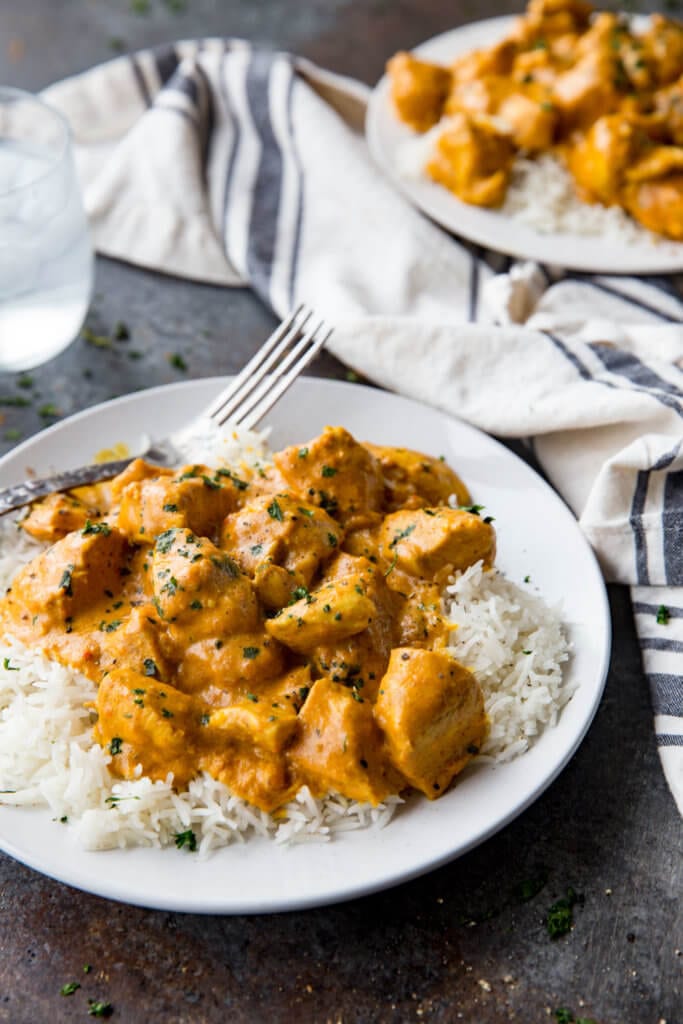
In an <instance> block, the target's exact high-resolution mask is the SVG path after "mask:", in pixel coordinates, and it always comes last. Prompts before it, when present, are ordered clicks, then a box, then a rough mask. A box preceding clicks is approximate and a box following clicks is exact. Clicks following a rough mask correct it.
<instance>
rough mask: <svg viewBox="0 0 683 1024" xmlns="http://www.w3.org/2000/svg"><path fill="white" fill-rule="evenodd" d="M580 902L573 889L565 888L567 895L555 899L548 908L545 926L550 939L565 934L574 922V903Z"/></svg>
mask: <svg viewBox="0 0 683 1024" xmlns="http://www.w3.org/2000/svg"><path fill="white" fill-rule="evenodd" d="M579 902H581V900H580V897H579V896H577V895H576V893H575V892H574V890H573V889H571V888H569V889H567V895H566V896H563V897H562V898H561V899H559V900H557V901H556V902H555V903H553V905H552V906H551V907H549V909H548V916H547V918H546V927H547V929H548V934H549V935H550V938H551V939H558V938H560V936H561V935H566V934H567V932H568V931H570V929H571V927H572V924H573V923H574V914H573V908H574V905H575V904H576V903H579Z"/></svg>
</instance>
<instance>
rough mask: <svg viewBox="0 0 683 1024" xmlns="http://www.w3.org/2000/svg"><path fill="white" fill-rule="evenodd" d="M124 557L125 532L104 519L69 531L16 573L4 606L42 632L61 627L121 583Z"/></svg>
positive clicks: (126, 549)
mask: <svg viewBox="0 0 683 1024" xmlns="http://www.w3.org/2000/svg"><path fill="white" fill-rule="evenodd" d="M128 555H129V546H128V539H127V537H126V536H125V534H124V533H122V532H121V531H120V530H117V529H116V528H115V527H110V526H108V525H107V524H105V523H98V524H96V525H93V524H90V526H86V527H84V528H83V529H82V530H78V531H76V532H74V533H69V534H67V536H66V537H64V538H63V539H62V540H59V541H57V543H56V544H53V545H52V547H50V548H48V549H47V550H46V551H44V552H42V553H41V554H40V555H38V557H37V558H35V559H34V560H33V561H32V562H30V563H29V564H28V565H27V566H26V567H25V568H24V569H22V571H21V572H20V573H19V574H18V575H17V576H16V577H15V579H14V581H13V583H12V586H11V588H10V591H9V592H8V594H7V597H6V598H5V610H6V612H9V613H10V614H11V613H12V611H13V610H16V612H17V614H18V615H25V616H26V617H27V618H30V619H31V618H32V617H33V616H34V615H35V616H36V619H35V625H38V624H40V627H41V629H42V631H43V632H46V631H47V630H48V629H50V628H51V627H53V626H62V625H63V624H64V623H65V622H67V620H68V619H69V618H70V617H71V618H72V617H73V616H74V615H76V614H78V612H79V611H81V610H84V609H87V608H88V607H89V606H91V605H92V604H93V603H95V602H97V601H98V600H100V599H101V598H102V597H103V596H104V595H105V594H106V592H107V590H112V591H113V590H114V589H116V588H117V587H118V586H119V585H120V578H121V577H120V572H121V568H122V566H124V565H125V563H126V561H127V558H128Z"/></svg>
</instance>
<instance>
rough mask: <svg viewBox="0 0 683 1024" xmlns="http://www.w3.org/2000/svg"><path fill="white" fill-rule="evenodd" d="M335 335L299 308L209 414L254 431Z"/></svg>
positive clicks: (227, 389) (256, 355) (309, 310)
mask: <svg viewBox="0 0 683 1024" xmlns="http://www.w3.org/2000/svg"><path fill="white" fill-rule="evenodd" d="M331 334H332V328H329V327H327V325H326V324H325V321H324V320H320V319H319V318H317V317H316V316H315V314H314V312H313V310H312V309H309V308H308V307H307V306H305V305H303V304H302V305H300V306H299V307H298V308H297V309H295V310H294V312H293V313H291V314H290V315H289V316H288V317H287V319H286V320H283V322H282V323H281V324H280V326H279V327H278V328H277V329H276V330H275V331H274V332H273V333H272V334H271V336H270V337H269V338H268V340H267V341H266V342H264V344H263V345H262V346H261V348H260V349H259V350H258V352H257V353H256V354H255V355H254V356H252V358H251V359H250V360H249V362H248V363H247V365H246V366H245V367H244V369H243V370H241V371H240V373H238V375H237V376H236V377H235V379H234V380H233V382H232V383H231V384H230V385H229V387H228V388H226V390H225V391H223V392H222V393H221V394H220V395H219V396H218V398H217V399H216V401H215V402H214V403H213V405H211V406H210V407H209V408H208V410H207V413H206V415H207V416H209V417H210V418H211V419H212V420H214V421H215V422H216V423H218V424H219V425H222V424H223V423H225V422H226V420H230V421H231V422H232V423H235V424H239V425H240V426H242V427H245V428H247V429H251V428H252V427H255V426H256V424H257V423H258V422H259V420H261V419H263V417H264V416H265V414H266V413H267V412H268V410H269V409H270V408H271V407H272V406H273V405H274V404H275V402H277V400H278V398H280V397H281V395H283V394H284V393H285V391H286V390H287V388H288V387H289V386H290V385H291V384H292V382H293V381H294V380H295V379H296V378H297V377H298V376H299V374H300V373H301V372H302V371H303V370H304V369H305V367H306V366H307V365H308V363H310V361H311V359H313V357H314V356H315V354H316V353H317V352H319V351H320V349H321V348H322V347H323V345H324V344H325V342H326V341H327V339H328V338H329V337H330V335H331Z"/></svg>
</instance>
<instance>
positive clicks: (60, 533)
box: [21, 491, 101, 544]
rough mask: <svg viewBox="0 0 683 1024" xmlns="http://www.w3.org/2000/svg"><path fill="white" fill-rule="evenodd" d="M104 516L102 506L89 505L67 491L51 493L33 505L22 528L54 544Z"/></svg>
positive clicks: (39, 538)
mask: <svg viewBox="0 0 683 1024" xmlns="http://www.w3.org/2000/svg"><path fill="white" fill-rule="evenodd" d="M100 515H101V512H100V509H99V508H98V506H96V505H92V504H86V502H84V501H81V500H80V499H79V498H77V497H76V496H75V495H74V494H70V493H69V492H68V491H65V492H63V493H61V494H50V495H48V497H47V498H43V500H42V501H37V502H36V503H35V504H34V505H31V508H30V511H29V514H28V515H27V516H26V518H25V519H22V521H21V527H22V529H23V530H25V531H26V533H28V534H30V535H31V537H35V539H36V540H42V541H47V542H49V543H50V544H52V543H54V541H56V540H61V539H62V538H63V537H66V535H67V533H71V531H72V530H80V529H81V528H82V527H84V526H85V524H86V523H87V522H88V521H89V520H97V519H99V518H100Z"/></svg>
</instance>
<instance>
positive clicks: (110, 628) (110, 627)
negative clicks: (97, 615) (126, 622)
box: [100, 619, 121, 633]
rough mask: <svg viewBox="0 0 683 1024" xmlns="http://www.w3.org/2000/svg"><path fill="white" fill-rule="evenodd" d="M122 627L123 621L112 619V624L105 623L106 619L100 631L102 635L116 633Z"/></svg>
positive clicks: (101, 624)
mask: <svg viewBox="0 0 683 1024" xmlns="http://www.w3.org/2000/svg"><path fill="white" fill-rule="evenodd" d="M120 625H121V619H112V620H111V622H105V620H104V619H102V621H101V622H100V631H101V632H102V633H115V632H116V630H117V629H118V628H119V626H120Z"/></svg>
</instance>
